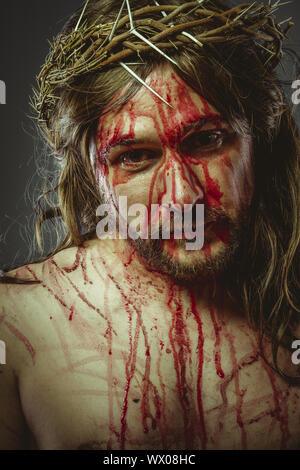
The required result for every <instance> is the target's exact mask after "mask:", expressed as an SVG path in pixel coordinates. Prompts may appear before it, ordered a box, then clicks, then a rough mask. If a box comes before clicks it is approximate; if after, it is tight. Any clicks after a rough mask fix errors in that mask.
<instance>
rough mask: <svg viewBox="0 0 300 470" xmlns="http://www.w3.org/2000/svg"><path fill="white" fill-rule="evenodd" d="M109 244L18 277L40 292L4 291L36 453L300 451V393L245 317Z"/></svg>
mask: <svg viewBox="0 0 300 470" xmlns="http://www.w3.org/2000/svg"><path fill="white" fill-rule="evenodd" d="M101 243H102V246H103V247H104V248H101V251H100V249H99V247H98V245H99V243H97V242H89V244H86V246H85V247H80V248H70V249H68V250H65V251H64V252H62V253H59V254H57V255H56V256H55V257H54V258H52V259H50V260H47V261H46V262H44V263H41V264H36V265H31V266H27V267H23V268H20V269H19V270H18V271H17V273H16V275H17V276H19V277H21V276H22V277H24V276H26V278H28V279H39V280H40V281H41V284H39V285H10V286H8V285H1V286H0V287H1V294H2V293H4V292H5V293H6V295H5V300H4V307H3V308H2V313H1V321H2V329H3V331H4V328H5V331H6V332H7V338H6V340H7V341H8V340H9V341H10V345H11V346H10V351H11V353H10V354H11V361H12V363H13V366H14V369H15V370H16V373H17V375H18V383H19V391H20V399H21V404H22V408H23V411H24V415H25V419H26V422H27V425H28V428H29V430H30V432H31V433H32V436H33V437H34V440H35V442H36V446H37V447H38V448H40V449H77V448H83V449H85V448H94V449H121V448H125V449H135V450H137V449H280V448H286V449H297V448H300V406H299V400H300V390H299V388H297V387H296V386H291V385H289V384H288V383H287V382H285V381H284V380H283V379H281V378H280V377H279V375H277V374H276V373H275V372H273V371H272V369H271V368H269V367H268V366H267V364H266V363H265V362H264V360H263V359H262V358H261V356H260V354H259V350H258V346H257V334H256V333H255V332H254V331H253V330H252V329H251V328H250V327H249V325H248V324H247V321H246V319H245V316H244V315H243V314H241V313H238V312H236V311H233V310H234V309H230V307H229V304H228V302H225V301H224V303H222V301H220V299H219V300H218V302H215V303H214V302H212V303H211V304H210V303H209V302H207V301H204V300H203V296H202V295H201V287H200V286H199V291H198V292H196V291H194V292H192V291H189V290H188V289H187V288H184V287H182V286H179V285H175V284H173V283H172V282H170V281H169V282H164V279H163V278H162V277H161V276H159V275H157V274H156V275H155V274H154V273H147V274H146V275H145V273H143V272H142V271H141V272H139V271H138V270H136V269H132V268H131V263H132V260H131V259H130V256H129V258H128V259H127V262H125V266H124V260H123V263H122V262H121V261H120V258H119V257H118V255H117V254H114V253H112V252H110V250H109V243H106V244H103V241H102V242H101ZM105 246H106V247H108V248H105ZM267 350H268V348H267Z"/></svg>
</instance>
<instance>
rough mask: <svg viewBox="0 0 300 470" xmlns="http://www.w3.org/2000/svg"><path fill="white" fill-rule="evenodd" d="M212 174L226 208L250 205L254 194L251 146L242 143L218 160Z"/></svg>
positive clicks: (234, 208) (236, 208) (235, 208)
mask: <svg viewBox="0 0 300 470" xmlns="http://www.w3.org/2000/svg"><path fill="white" fill-rule="evenodd" d="M212 174H213V175H214V178H215V180H216V181H218V183H219V186H220V189H221V191H222V193H223V196H222V204H223V206H224V209H225V210H226V209H227V210H229V211H230V210H231V209H233V210H238V209H239V208H240V207H241V206H249V204H250V202H251V199H252V196H253V186H254V184H253V181H254V178H253V164H252V156H251V146H250V145H249V143H247V142H244V143H242V144H241V145H240V146H239V148H236V149H234V150H232V151H231V152H228V153H226V154H224V155H222V156H220V158H218V160H217V161H216V163H215V165H214V167H213V169H212Z"/></svg>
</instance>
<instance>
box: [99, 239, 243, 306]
mask: <svg viewBox="0 0 300 470" xmlns="http://www.w3.org/2000/svg"><path fill="white" fill-rule="evenodd" d="M94 243H95V249H96V256H100V257H101V258H102V259H104V258H105V260H106V262H107V264H110V265H111V267H112V269H113V270H114V271H115V272H117V273H118V275H119V276H120V278H122V279H124V281H126V279H127V281H128V280H130V284H131V285H133V286H134V285H135V286H138V285H140V284H142V285H143V286H149V289H150V286H151V289H155V290H157V291H158V292H167V291H168V292H169V291H170V290H172V289H173V290H176V291H177V292H180V295H181V297H182V298H186V299H191V298H192V299H194V301H195V303H196V305H197V306H198V307H200V306H201V308H203V307H213V308H222V309H226V310H227V309H230V310H231V311H235V312H240V311H241V306H240V302H239V300H238V299H239V298H240V295H239V293H238V292H234V289H233V288H232V287H229V285H228V283H227V282H226V280H225V277H222V278H221V277H220V278H213V279H211V278H210V279H209V280H201V281H199V280H197V278H195V279H189V280H186V281H178V280H174V279H172V277H170V276H168V275H166V274H163V273H161V272H158V271H157V270H154V269H152V268H151V267H150V266H149V265H147V264H146V263H145V262H144V261H143V259H142V258H141V257H140V256H139V254H138V253H137V252H136V250H135V249H134V248H133V247H132V246H131V245H130V244H129V243H128V241H127V240H120V239H117V240H109V239H107V240H94Z"/></svg>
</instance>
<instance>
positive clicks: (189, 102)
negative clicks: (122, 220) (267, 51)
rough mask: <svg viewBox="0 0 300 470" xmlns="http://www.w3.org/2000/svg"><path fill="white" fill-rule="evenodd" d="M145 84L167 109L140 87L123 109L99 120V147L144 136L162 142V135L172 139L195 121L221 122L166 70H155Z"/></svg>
mask: <svg viewBox="0 0 300 470" xmlns="http://www.w3.org/2000/svg"><path fill="white" fill-rule="evenodd" d="M145 82H146V83H147V85H148V86H149V87H151V88H152V89H153V90H154V91H155V92H156V93H158V94H159V95H160V96H161V97H162V98H163V99H164V100H165V101H167V102H168V103H169V104H170V106H168V105H167V104H166V103H164V102H163V101H162V100H161V99H160V98H159V97H157V96H155V95H154V93H152V92H151V91H150V90H149V89H147V88H146V87H145V86H142V87H141V88H140V89H139V90H138V92H137V93H136V94H135V95H134V96H133V97H132V98H131V99H130V100H128V101H127V102H126V103H125V104H124V105H122V106H121V107H120V108H118V109H117V110H113V111H111V112H109V113H107V114H105V115H104V116H102V117H101V118H100V120H99V127H98V132H99V133H98V137H99V139H100V141H102V143H103V140H104V141H106V144H109V143H111V144H112V143H113V142H115V141H116V140H117V139H120V138H121V137H126V136H127V137H128V138H132V137H136V134H145V133H149V137H150V135H151V134H155V135H156V136H158V137H159V138H161V139H162V140H164V139H165V136H166V135H169V136H172V135H174V136H176V135H178V134H180V133H181V132H182V130H183V129H186V128H187V126H188V125H192V124H193V123H197V122H198V121H202V120H208V121H209V120H216V119H218V118H221V115H220V113H219V112H218V111H217V110H216V109H215V108H214V106H212V105H211V104H210V103H208V102H207V101H206V100H205V99H204V98H203V97H202V96H200V95H199V94H198V93H196V91H194V90H193V89H192V88H191V87H190V86H189V85H187V84H186V83H185V82H184V81H183V80H182V79H181V77H180V76H179V75H178V74H176V73H175V72H174V71H173V70H172V69H171V68H170V67H163V68H156V69H155V70H153V71H152V72H151V74H150V75H149V76H148V77H147V78H146V80H145ZM99 145H100V142H99Z"/></svg>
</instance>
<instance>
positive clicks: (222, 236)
mask: <svg viewBox="0 0 300 470" xmlns="http://www.w3.org/2000/svg"><path fill="white" fill-rule="evenodd" d="M247 214H248V208H246V207H243V208H241V211H240V213H239V216H238V217H237V218H236V219H231V218H230V217H229V216H228V215H227V214H226V213H225V212H224V211H223V210H222V209H214V208H208V209H205V217H206V220H209V221H213V222H212V226H211V228H210V229H209V230H205V232H204V245H203V247H202V249H201V250H195V251H186V250H185V251H183V250H184V249H185V244H186V240H185V239H178V240H171V245H172V250H171V252H170V250H168V249H166V245H165V244H166V243H170V242H166V241H165V240H163V239H162V236H161V232H162V230H161V227H160V236H159V239H157V240H153V239H146V240H144V239H141V238H138V239H137V240H134V239H132V238H128V242H129V243H130V244H131V246H132V247H133V248H134V249H135V250H136V252H137V254H138V255H139V256H140V258H141V261H142V262H144V263H145V264H146V267H147V269H148V270H150V271H158V272H159V273H162V274H165V275H167V276H169V277H171V278H172V279H173V280H175V281H182V282H187V281H188V282H193V281H196V282H197V283H198V282H206V281H212V280H217V279H218V278H222V277H224V275H226V278H228V277H230V276H229V274H230V275H232V274H234V273H237V268H238V264H239V262H238V261H239V253H240V251H241V248H242V244H243V243H242V242H243V239H244V238H245V237H244V234H245V233H247V219H248V217H247ZM216 245H217V246H216ZM176 250H180V251H181V252H183V253H184V255H183V256H180V257H179V256H176ZM172 251H173V253H172ZM229 272H230V273H229Z"/></svg>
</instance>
